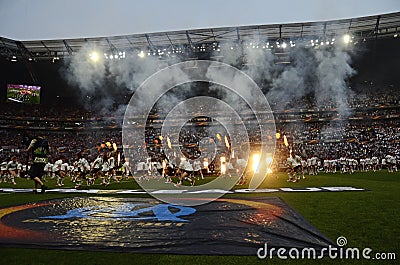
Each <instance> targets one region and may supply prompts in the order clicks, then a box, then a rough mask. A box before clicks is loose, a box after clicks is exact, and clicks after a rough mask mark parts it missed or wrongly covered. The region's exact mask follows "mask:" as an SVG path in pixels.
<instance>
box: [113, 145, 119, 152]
mask: <svg viewBox="0 0 400 265" xmlns="http://www.w3.org/2000/svg"><path fill="white" fill-rule="evenodd" d="M112 146H113V149H114V151H115V152H116V151H117V150H118V147H117V144H116V143H113V144H112Z"/></svg>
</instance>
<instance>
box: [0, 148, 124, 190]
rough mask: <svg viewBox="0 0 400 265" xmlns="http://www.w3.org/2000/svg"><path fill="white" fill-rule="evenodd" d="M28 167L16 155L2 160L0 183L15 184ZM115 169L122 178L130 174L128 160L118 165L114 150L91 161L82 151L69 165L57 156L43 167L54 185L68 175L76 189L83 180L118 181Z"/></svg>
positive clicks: (88, 183)
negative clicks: (119, 171)
mask: <svg viewBox="0 0 400 265" xmlns="http://www.w3.org/2000/svg"><path fill="white" fill-rule="evenodd" d="M29 168H30V166H29V165H26V164H22V163H20V162H19V161H18V158H17V157H16V156H13V157H12V158H11V160H10V161H3V162H2V163H1V164H0V183H2V182H3V183H7V182H8V183H12V184H14V185H16V178H18V177H24V176H25V173H26V172H28V170H29ZM117 169H119V170H121V173H122V179H125V180H127V179H128V178H129V176H130V175H131V173H130V169H129V162H128V161H122V165H121V166H118V164H117V161H116V153H115V152H104V153H101V154H100V155H98V156H97V157H96V159H95V160H94V161H93V162H92V163H89V162H88V160H87V159H86V158H85V156H84V154H83V153H78V154H77V155H76V156H75V159H74V162H73V163H72V164H71V165H70V164H68V163H67V162H66V159H65V158H64V157H60V158H58V159H57V160H56V161H55V162H54V163H53V164H52V163H47V164H46V165H45V167H44V172H45V175H44V177H46V176H49V177H51V178H52V179H54V178H56V185H57V186H58V187H62V186H64V183H63V181H64V179H65V177H68V176H69V177H70V178H71V181H72V182H74V183H75V184H76V186H75V188H77V189H78V188H81V187H82V182H83V181H84V180H85V181H86V184H87V185H88V186H90V185H94V184H95V181H96V180H97V179H101V184H102V185H108V184H109V183H110V182H111V180H113V181H115V182H119V180H118V178H117Z"/></svg>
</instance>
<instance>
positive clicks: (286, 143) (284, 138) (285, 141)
mask: <svg viewBox="0 0 400 265" xmlns="http://www.w3.org/2000/svg"><path fill="white" fill-rule="evenodd" d="M283 143H284V144H285V146H289V143H288V140H287V138H286V135H284V136H283Z"/></svg>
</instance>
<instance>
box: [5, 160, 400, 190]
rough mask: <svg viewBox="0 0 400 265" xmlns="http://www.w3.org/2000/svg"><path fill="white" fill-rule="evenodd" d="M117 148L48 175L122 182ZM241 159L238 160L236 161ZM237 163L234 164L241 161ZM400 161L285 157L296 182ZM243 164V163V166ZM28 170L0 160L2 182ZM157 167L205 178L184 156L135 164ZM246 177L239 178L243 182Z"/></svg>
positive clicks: (57, 166) (144, 173)
mask: <svg viewBox="0 0 400 265" xmlns="http://www.w3.org/2000/svg"><path fill="white" fill-rule="evenodd" d="M116 154H117V153H116V152H103V153H101V154H99V155H98V156H97V157H96V158H95V160H94V161H93V162H91V163H89V161H88V160H87V159H86V158H85V156H84V154H83V153H78V154H77V155H76V156H75V159H74V162H73V163H72V164H71V165H70V164H68V163H67V162H66V160H65V158H64V157H60V158H59V159H57V160H56V161H55V162H54V164H51V163H47V164H46V166H45V168H44V171H45V175H46V176H50V177H51V178H56V179H57V182H56V185H57V186H59V187H61V186H63V185H64V183H63V181H64V178H65V177H67V176H69V177H71V181H72V182H74V183H75V184H76V186H75V188H81V187H82V182H83V181H86V184H87V185H88V186H90V185H94V184H95V182H96V180H97V179H100V180H101V184H102V185H108V184H109V183H110V182H111V181H112V180H113V181H114V182H119V180H118V178H117V174H116V173H117V168H118V169H119V170H121V175H122V179H125V180H126V179H128V178H129V176H131V175H132V174H131V172H130V167H129V162H128V161H125V160H122V162H121V166H119V165H117V163H116V161H117V159H116ZM237 162H239V161H237ZM237 162H236V163H234V164H235V165H236V164H238V163H237ZM398 164H399V163H398V161H397V160H396V158H395V157H394V156H392V155H390V154H389V155H386V156H385V157H383V158H378V157H376V156H373V157H372V158H360V159H355V158H353V157H346V156H345V155H343V156H341V157H340V158H339V159H320V158H318V157H316V156H313V157H309V158H307V159H305V158H303V157H301V156H299V155H297V154H296V153H295V152H292V153H291V154H290V155H289V157H288V158H287V159H286V166H287V173H288V181H292V182H297V181H299V180H300V179H302V178H303V179H304V178H305V175H317V174H318V173H319V172H321V171H324V172H326V173H336V172H337V171H340V172H341V173H349V174H353V173H354V172H355V171H356V170H359V171H361V172H368V171H374V172H375V171H377V170H381V169H387V170H388V172H395V171H397V170H398ZM237 166H238V165H236V166H232V163H227V166H226V175H231V174H234V172H236V171H237ZM242 167H244V165H243V166H242ZM27 170H29V166H28V165H25V164H22V163H20V162H19V161H18V158H17V157H16V156H13V157H12V158H11V159H10V161H3V162H2V163H1V164H0V183H7V182H8V183H12V184H14V185H16V179H17V178H18V177H23V176H24V175H25V174H24V172H27ZM156 171H157V172H158V173H159V175H160V177H161V178H164V179H165V182H166V183H172V178H173V177H175V178H177V179H178V182H177V183H176V184H175V185H176V186H180V185H182V181H183V180H188V181H189V182H190V184H191V185H192V186H193V185H194V182H195V180H196V179H199V178H200V177H201V178H202V179H204V176H203V173H202V167H201V164H200V161H198V160H195V161H194V162H193V164H191V163H190V162H189V161H188V160H186V159H181V161H180V163H179V166H178V167H176V166H174V165H173V164H171V163H170V162H169V161H167V160H156V161H152V160H151V159H150V158H148V159H147V160H145V162H139V163H138V164H137V166H136V172H133V173H134V174H138V175H139V177H138V178H137V180H138V181H139V182H140V181H143V180H149V178H150V177H151V176H155V175H156V174H155V173H156ZM244 181H245V180H244V179H243V178H241V180H240V181H239V182H240V183H241V184H243V183H244Z"/></svg>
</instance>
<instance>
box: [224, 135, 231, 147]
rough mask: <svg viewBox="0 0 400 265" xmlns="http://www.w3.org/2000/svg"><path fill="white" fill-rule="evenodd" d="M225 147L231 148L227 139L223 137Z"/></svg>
mask: <svg viewBox="0 0 400 265" xmlns="http://www.w3.org/2000/svg"><path fill="white" fill-rule="evenodd" d="M224 138H225V145H226V148H228V149H229V148H231V146H230V144H229V141H228V137H227V136H226V135H225V137H224Z"/></svg>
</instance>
